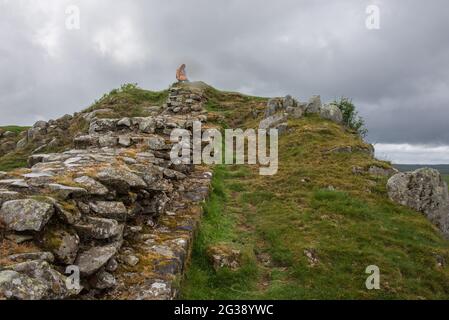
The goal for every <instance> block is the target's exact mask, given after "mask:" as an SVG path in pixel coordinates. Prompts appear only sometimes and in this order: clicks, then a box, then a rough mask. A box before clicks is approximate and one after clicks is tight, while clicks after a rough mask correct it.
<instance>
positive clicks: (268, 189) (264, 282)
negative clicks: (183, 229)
mask: <svg viewBox="0 0 449 320" xmlns="http://www.w3.org/2000/svg"><path fill="white" fill-rule="evenodd" d="M214 94H215V96H213V99H212V100H213V101H211V102H209V103H210V104H211V105H214V106H215V110H218V112H219V113H222V114H223V113H226V120H225V121H224V122H225V123H229V122H236V119H237V118H239V117H240V118H244V119H246V120H245V121H244V122H245V124H246V125H248V126H251V127H255V125H256V123H257V121H256V120H251V118H249V117H247V115H248V114H249V110H250V109H254V108H258V109H259V108H263V106H262V104H258V103H259V102H260V101H261V100H258V99H255V100H253V99H251V98H247V99H249V100H250V102H251V103H250V104H252V106H251V107H245V106H244V105H239V108H234V110H232V109H230V108H225V107H223V104H222V103H221V102H220V99H221V100H225V99H226V98H229V96H228V97H226V96H220V95H219V93H217V92H215V93H214ZM229 105H232V103H230V104H229ZM242 115H243V117H242ZM290 127H291V128H293V129H294V131H293V132H292V133H289V134H287V135H286V136H283V137H282V138H281V141H280V150H279V155H280V170H279V173H278V174H277V175H276V176H273V177H261V176H259V175H258V171H257V170H256V168H251V167H245V166H243V167H242V166H219V167H217V168H216V169H215V177H214V181H213V187H214V189H213V193H212V196H211V198H210V199H209V201H208V202H207V203H206V204H205V217H204V220H203V221H202V226H201V228H200V231H199V234H198V239H197V241H196V242H195V243H194V252H193V257H192V262H191V266H190V268H189V270H188V272H187V276H186V280H185V281H184V283H183V285H182V290H181V292H182V298H184V299H255V298H258V299H319V298H322V299H352V298H354V299H368V298H376V299H399V298H407V299H421V298H427V299H447V298H449V281H448V280H449V268H448V267H447V266H445V267H443V268H441V267H438V266H437V258H436V257H437V256H440V257H443V258H444V259H445V260H446V261H448V259H449V242H448V241H446V240H443V238H442V237H441V236H440V235H439V233H438V231H437V230H436V228H435V227H433V226H432V225H431V224H430V223H429V222H428V221H427V220H426V218H425V217H424V216H422V215H421V214H418V213H416V212H414V211H412V210H408V209H406V208H404V207H401V206H398V205H395V204H393V203H391V202H390V201H389V200H388V199H387V195H386V190H385V184H386V179H376V178H373V177H370V176H368V175H361V176H356V175H353V174H352V173H351V168H352V166H363V167H367V166H369V165H371V164H378V165H384V166H385V165H388V164H386V163H381V162H377V161H375V160H372V159H370V158H369V157H368V156H367V155H365V154H361V153H358V154H352V155H345V154H333V155H328V156H325V155H323V153H322V151H323V150H324V149H326V148H330V147H333V146H336V145H360V144H361V143H362V142H361V141H360V140H359V139H358V137H356V136H354V135H353V134H351V133H350V132H347V131H345V130H344V129H342V128H341V127H340V126H337V125H335V124H333V123H331V122H328V121H323V120H319V119H317V118H314V117H308V118H305V119H301V120H295V121H291V122H290ZM303 180H304V181H303ZM308 181H310V182H308ZM329 185H332V186H333V187H334V188H335V189H336V190H338V191H330V190H329V189H328V186H329ZM223 242H224V243H232V244H233V245H234V246H237V247H240V248H241V249H242V250H243V252H244V263H243V267H242V268H241V269H240V271H237V272H232V271H229V270H221V271H219V272H215V271H213V269H212V268H211V265H210V263H209V262H208V260H207V258H206V248H207V247H208V246H209V245H211V244H217V243H223ZM305 250H309V251H312V252H315V254H316V257H317V258H318V260H319V263H318V264H317V265H316V266H314V267H312V266H311V265H310V264H309V261H308V258H307V257H306V255H305V254H304V252H305ZM267 256H268V257H270V259H271V263H268V264H267V263H264V262H263V261H266V260H267V259H266V257H267ZM260 257H265V258H264V259H260ZM369 265H377V266H379V267H380V271H381V290H378V291H368V290H367V289H366V288H365V280H366V278H367V276H368V275H367V274H365V269H366V267H367V266H369Z"/></svg>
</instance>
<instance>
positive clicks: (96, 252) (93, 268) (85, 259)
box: [75, 245, 117, 276]
mask: <svg viewBox="0 0 449 320" xmlns="http://www.w3.org/2000/svg"><path fill="white" fill-rule="evenodd" d="M116 253H117V249H116V247H115V246H113V245H109V246H104V247H93V248H91V249H89V250H87V251H84V252H82V253H80V254H79V255H78V258H77V259H76V262H75V265H77V266H78V267H79V269H80V272H81V275H83V276H90V275H92V274H94V273H95V272H97V271H98V270H100V268H101V267H103V266H104V265H105V264H106V263H107V262H108V261H109V260H110V259H111V258H112V257H113V256H114V255H115V254H116Z"/></svg>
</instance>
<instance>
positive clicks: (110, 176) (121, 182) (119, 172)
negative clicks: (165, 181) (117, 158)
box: [96, 168, 147, 193]
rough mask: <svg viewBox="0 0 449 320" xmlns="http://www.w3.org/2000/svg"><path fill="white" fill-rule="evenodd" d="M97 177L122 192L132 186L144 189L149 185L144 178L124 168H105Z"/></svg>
mask: <svg viewBox="0 0 449 320" xmlns="http://www.w3.org/2000/svg"><path fill="white" fill-rule="evenodd" d="M96 178H97V179H98V180H99V181H100V182H102V183H104V184H105V185H107V186H110V187H112V188H113V189H115V190H117V191H119V192H122V193H127V192H128V191H129V190H130V189H132V188H136V189H139V188H141V189H143V188H145V187H147V184H146V183H145V181H143V180H142V178H140V177H139V176H138V175H136V174H134V173H132V172H131V171H129V170H126V169H122V168H107V169H104V170H102V171H100V172H99V173H98V174H97V176H96Z"/></svg>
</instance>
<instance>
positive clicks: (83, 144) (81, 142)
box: [73, 135, 99, 148]
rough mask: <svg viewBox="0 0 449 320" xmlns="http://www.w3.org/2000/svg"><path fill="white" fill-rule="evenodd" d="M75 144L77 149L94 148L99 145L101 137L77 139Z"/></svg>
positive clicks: (90, 136)
mask: <svg viewBox="0 0 449 320" xmlns="http://www.w3.org/2000/svg"><path fill="white" fill-rule="evenodd" d="M73 142H74V144H75V147H77V148H87V147H91V146H92V147H94V146H96V145H98V143H99V137H97V136H93V135H83V136H79V137H76V138H75V139H74V140H73Z"/></svg>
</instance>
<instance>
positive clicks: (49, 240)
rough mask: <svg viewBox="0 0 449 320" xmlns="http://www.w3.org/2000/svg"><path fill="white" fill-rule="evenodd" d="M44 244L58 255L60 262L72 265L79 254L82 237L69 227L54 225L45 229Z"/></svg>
mask: <svg viewBox="0 0 449 320" xmlns="http://www.w3.org/2000/svg"><path fill="white" fill-rule="evenodd" d="M42 244H43V246H44V247H45V248H46V249H47V250H50V251H51V252H52V253H53V254H54V255H55V256H56V259H57V260H58V262H60V263H63V264H65V265H70V264H72V263H73V262H74V261H75V259H76V256H77V254H78V249H79V244H80V238H79V236H78V234H77V233H76V232H75V231H73V230H71V229H69V228H65V227H56V226H52V227H50V228H48V229H47V230H45V233H44V235H43V238H42Z"/></svg>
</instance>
